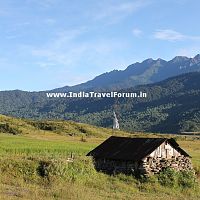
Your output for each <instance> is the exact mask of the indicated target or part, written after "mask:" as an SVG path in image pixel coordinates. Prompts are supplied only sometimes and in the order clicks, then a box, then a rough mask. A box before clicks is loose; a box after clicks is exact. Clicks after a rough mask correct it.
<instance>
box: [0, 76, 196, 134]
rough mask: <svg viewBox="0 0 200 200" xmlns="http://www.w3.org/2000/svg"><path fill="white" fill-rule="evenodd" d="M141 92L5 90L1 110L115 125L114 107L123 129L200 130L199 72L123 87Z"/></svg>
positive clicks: (153, 130) (127, 90)
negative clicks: (65, 94) (61, 94)
mask: <svg viewBox="0 0 200 200" xmlns="http://www.w3.org/2000/svg"><path fill="white" fill-rule="evenodd" d="M139 91H143V92H145V91H146V92H147V98H145V99H144V98H137V99H135V98H133V99H131V98H118V99H114V98H102V99H97V98H82V99H81V98H71V99H70V98H60V99H58V98H55V99H48V98H47V97H46V94H45V92H32V93H30V92H23V91H18V90H17V91H5V92H0V113H3V114H6V115H12V116H16V117H23V118H32V119H54V120H57V119H67V120H73V121H77V122H82V123H87V124H93V125H96V126H101V127H112V117H113V109H115V111H116V113H117V115H118V118H119V122H120V127H121V129H123V130H127V131H141V132H155V133H157V132H162V133H177V132H185V131H186V132H191V131H192V132H195V131H200V107H199V99H200V73H199V72H196V73H189V74H184V75H181V76H177V77H173V78H170V79H167V80H165V81H162V82H159V83H155V84H151V85H144V86H138V87H136V88H129V89H123V91H122V92H139ZM54 92H56V90H55V91H54ZM32 125H33V126H35V127H37V128H40V129H45V130H46V129H51V128H52V129H54V130H55V129H56V127H52V126H51V125H47V127H44V126H43V124H42V123H41V124H38V123H37V124H34V123H33V124H32ZM0 129H1V130H2V128H1V126H0ZM77 129H78V127H77ZM57 131H59V130H57Z"/></svg>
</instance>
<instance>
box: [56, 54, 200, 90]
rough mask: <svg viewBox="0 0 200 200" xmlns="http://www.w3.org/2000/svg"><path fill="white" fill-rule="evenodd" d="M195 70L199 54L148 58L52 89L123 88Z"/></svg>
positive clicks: (197, 69)
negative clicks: (171, 57) (71, 84)
mask: <svg viewBox="0 0 200 200" xmlns="http://www.w3.org/2000/svg"><path fill="white" fill-rule="evenodd" d="M195 71H200V54H198V55H196V56H195V57H194V58H188V57H185V56H176V57H175V58H173V59H172V60H170V61H165V60H163V59H160V58H159V59H157V60H153V59H152V58H149V59H146V60H144V61H143V62H141V63H139V62H136V63H134V64H132V65H129V66H128V67H127V68H126V69H125V70H113V71H111V72H106V73H104V74H101V75H99V76H97V77H95V78H94V79H92V80H90V81H87V82H85V83H82V84H78V85H75V86H71V87H69V86H66V87H62V88H57V89H55V90H54V91H61V92H63V91H80V90H97V89H100V90H102V89H103V90H105V89H109V90H113V89H124V88H129V87H135V86H137V85H143V84H149V83H155V82H158V81H162V80H164V79H167V78H169V77H172V76H177V75H180V74H184V73H189V72H195Z"/></svg>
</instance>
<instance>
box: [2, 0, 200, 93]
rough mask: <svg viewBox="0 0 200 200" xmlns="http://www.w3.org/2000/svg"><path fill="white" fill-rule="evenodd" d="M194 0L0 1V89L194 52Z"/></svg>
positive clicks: (197, 32) (81, 77)
mask: <svg viewBox="0 0 200 200" xmlns="http://www.w3.org/2000/svg"><path fill="white" fill-rule="evenodd" d="M199 9H200V1H199V0H193V1H191V0H100V1H99V0H73V1H71V0H6V1H5V0H0V47H1V48H0V90H14V89H20V90H26V91H41V90H48V89H53V88H58V87H63V86H66V85H69V86H71V85H75V84H78V83H82V82H85V81H87V80H90V79H92V78H94V77H95V76H97V75H99V74H102V73H104V72H108V71H112V70H114V69H118V70H123V69H125V68H126V67H127V66H128V65H130V64H132V63H135V62H137V61H138V62H141V61H142V60H144V59H147V58H153V59H157V58H162V59H165V60H170V59H172V58H173V57H175V56H177V55H182V56H188V57H193V56H195V55H196V54H199V53H200V26H199V19H200V12H199Z"/></svg>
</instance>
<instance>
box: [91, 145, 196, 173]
mask: <svg viewBox="0 0 200 200" xmlns="http://www.w3.org/2000/svg"><path fill="white" fill-rule="evenodd" d="M94 164H95V168H96V170H98V171H103V172H106V173H109V174H113V173H125V174H133V173H134V174H142V175H147V176H148V175H151V174H156V173H159V172H160V171H162V170H163V169H165V168H167V167H171V168H174V169H175V170H191V169H192V164H191V160H190V158H189V157H185V156H183V155H181V154H180V153H179V152H178V151H177V150H176V149H174V148H173V147H172V146H171V145H170V144H169V143H167V142H164V143H163V144H161V145H160V146H159V147H158V148H156V149H155V150H154V151H153V152H152V153H151V154H150V155H148V156H147V157H145V158H144V159H142V160H141V161H138V162H134V161H123V160H122V161H120V160H111V159H95V160H94Z"/></svg>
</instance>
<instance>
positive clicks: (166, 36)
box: [154, 29, 200, 41]
mask: <svg viewBox="0 0 200 200" xmlns="http://www.w3.org/2000/svg"><path fill="white" fill-rule="evenodd" d="M154 38H156V39H159V40H167V41H182V40H200V36H190V35H185V34H182V33H180V32H177V31H174V30H172V29H160V30H157V31H156V32H155V33H154Z"/></svg>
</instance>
